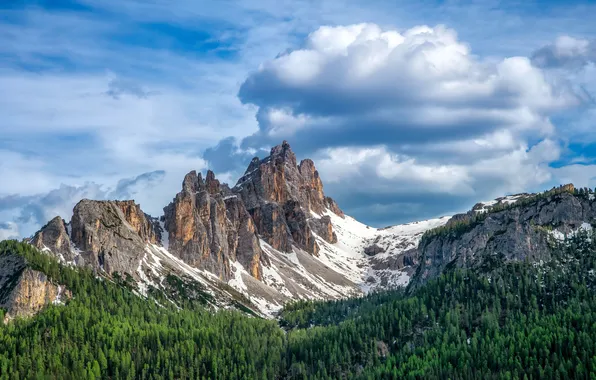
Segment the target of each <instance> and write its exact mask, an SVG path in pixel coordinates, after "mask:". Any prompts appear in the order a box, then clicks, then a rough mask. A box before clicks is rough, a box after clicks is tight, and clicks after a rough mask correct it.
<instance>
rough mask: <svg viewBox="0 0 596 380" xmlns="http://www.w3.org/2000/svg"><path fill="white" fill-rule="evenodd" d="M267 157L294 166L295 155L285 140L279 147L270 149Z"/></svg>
mask: <svg viewBox="0 0 596 380" xmlns="http://www.w3.org/2000/svg"><path fill="white" fill-rule="evenodd" d="M269 157H270V159H272V160H275V159H279V160H282V161H285V162H289V163H290V164H294V165H296V155H295V154H294V152H293V151H292V148H291V147H290V144H289V143H288V142H287V141H286V140H284V141H283V142H282V143H281V144H280V145H276V146H274V147H273V148H271V152H270V154H269Z"/></svg>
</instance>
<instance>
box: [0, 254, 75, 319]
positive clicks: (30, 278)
mask: <svg viewBox="0 0 596 380" xmlns="http://www.w3.org/2000/svg"><path fill="white" fill-rule="evenodd" d="M71 297H72V294H71V292H70V291H69V290H68V289H66V288H65V287H64V286H62V285H58V284H54V283H53V282H51V281H50V280H49V279H48V277H47V276H46V275H45V274H44V273H42V272H39V271H37V270H33V269H31V268H30V267H29V266H28V265H27V262H26V261H25V259H24V258H23V257H22V256H19V255H16V254H4V255H1V256H0V307H1V308H3V309H5V310H6V314H5V316H4V323H7V322H9V321H10V320H12V319H14V318H17V317H31V316H33V315H35V314H37V313H38V312H40V311H41V310H42V309H43V308H44V307H46V306H47V305H49V304H51V303H60V302H63V301H65V300H67V299H69V298H71Z"/></svg>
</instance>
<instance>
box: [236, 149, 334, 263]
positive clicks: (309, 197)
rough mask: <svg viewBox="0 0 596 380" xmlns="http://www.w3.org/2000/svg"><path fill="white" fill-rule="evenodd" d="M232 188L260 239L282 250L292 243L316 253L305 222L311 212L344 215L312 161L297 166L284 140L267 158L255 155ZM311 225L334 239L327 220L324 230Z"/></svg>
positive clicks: (308, 227)
mask: <svg viewBox="0 0 596 380" xmlns="http://www.w3.org/2000/svg"><path fill="white" fill-rule="evenodd" d="M232 191H233V192H234V193H235V194H238V195H239V196H240V197H241V199H242V200H243V202H244V204H245V205H246V208H247V210H248V211H249V212H250V214H251V215H252V217H253V219H254V221H255V224H256V226H257V230H258V232H259V234H260V235H261V236H262V237H263V239H265V241H267V243H269V244H270V245H271V246H272V247H273V248H275V249H277V250H281V251H286V252H287V251H291V249H292V244H295V245H296V246H298V247H300V248H302V249H304V250H305V251H307V252H309V253H311V254H313V255H317V254H318V252H319V246H318V244H317V243H316V241H315V238H314V236H313V231H312V227H311V223H309V222H308V221H309V220H310V219H312V218H313V214H314V215H322V214H323V213H324V212H325V210H326V209H330V210H331V211H332V212H334V213H336V214H338V215H339V216H341V217H343V213H342V212H341V210H340V209H339V207H337V204H336V203H335V202H334V201H333V200H332V199H331V198H328V197H325V194H324V192H323V183H322V181H321V178H320V176H319V173H318V171H317V170H316V168H315V165H314V163H313V162H312V160H309V159H306V160H303V161H302V162H300V164H299V165H298V164H297V162H296V155H295V154H294V152H293V151H292V149H291V148H290V145H289V144H288V143H287V142H286V141H284V142H283V143H282V144H281V145H278V146H276V147H273V148H272V149H271V153H270V155H269V156H268V157H266V158H264V159H262V160H260V159H258V158H256V157H255V158H254V159H253V160H252V161H251V163H250V165H249V166H248V168H247V169H246V172H245V173H244V175H243V176H242V177H241V178H240V180H239V181H238V183H237V184H236V186H235V187H234V188H233V189H232ZM323 224H325V222H323ZM314 225H315V226H316V227H317V229H318V231H321V232H322V233H323V235H324V236H325V237H324V238H325V239H326V240H328V241H330V242H331V241H333V231H329V229H332V227H331V225H330V224H329V223H326V225H327V227H325V228H323V229H319V224H317V223H315V224H314Z"/></svg>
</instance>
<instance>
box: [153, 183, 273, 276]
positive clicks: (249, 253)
mask: <svg viewBox="0 0 596 380" xmlns="http://www.w3.org/2000/svg"><path fill="white" fill-rule="evenodd" d="M227 193H229V190H227V189H225V188H224V189H222V186H221V185H220V183H219V181H218V180H217V179H215V175H214V174H213V172H212V171H208V172H207V176H206V179H205V180H203V177H202V175H201V174H200V173H199V174H198V175H197V173H196V172H195V171H192V172H190V173H188V174H187V175H186V177H185V178H184V181H183V183H182V191H181V192H180V193H178V194H177V195H176V197H175V198H174V200H173V201H172V202H171V203H170V204H169V205H168V206H167V207H165V208H164V214H165V219H164V220H165V224H164V226H165V230H166V231H167V233H168V236H169V238H168V239H169V246H168V249H169V251H170V252H172V253H173V254H175V255H177V256H178V257H180V258H181V259H182V260H184V261H185V262H187V263H188V264H190V265H192V266H195V267H197V268H202V269H205V270H207V271H209V272H211V273H214V274H216V275H217V276H218V277H219V278H220V279H222V280H225V281H227V280H229V279H230V277H231V276H232V272H231V262H233V261H236V259H237V258H238V260H239V261H240V262H241V263H242V264H243V265H245V267H246V268H250V273H251V274H252V275H253V277H255V278H257V279H259V278H261V271H262V269H261V261H262V260H265V258H264V257H263V256H264V255H263V252H262V250H261V247H260V245H259V238H258V236H257V234H256V231H257V229H256V227H255V225H254V223H253V220H252V219H251V218H250V215H249V214H248V212H247V211H246V208H245V207H244V204H243V203H242V201H241V200H240V199H237V197H236V196H235V195H226V194H227Z"/></svg>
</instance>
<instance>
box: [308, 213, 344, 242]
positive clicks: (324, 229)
mask: <svg viewBox="0 0 596 380" xmlns="http://www.w3.org/2000/svg"><path fill="white" fill-rule="evenodd" d="M308 222H309V225H310V227H311V228H312V230H313V231H314V232H315V233H316V234H317V235H319V236H320V237H322V238H323V239H324V240H325V241H327V242H328V243H331V244H335V243H337V235H336V234H335V232H334V231H333V224H332V223H331V217H330V216H329V215H325V216H322V217H320V218H311V219H310V220H309V221H308Z"/></svg>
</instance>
